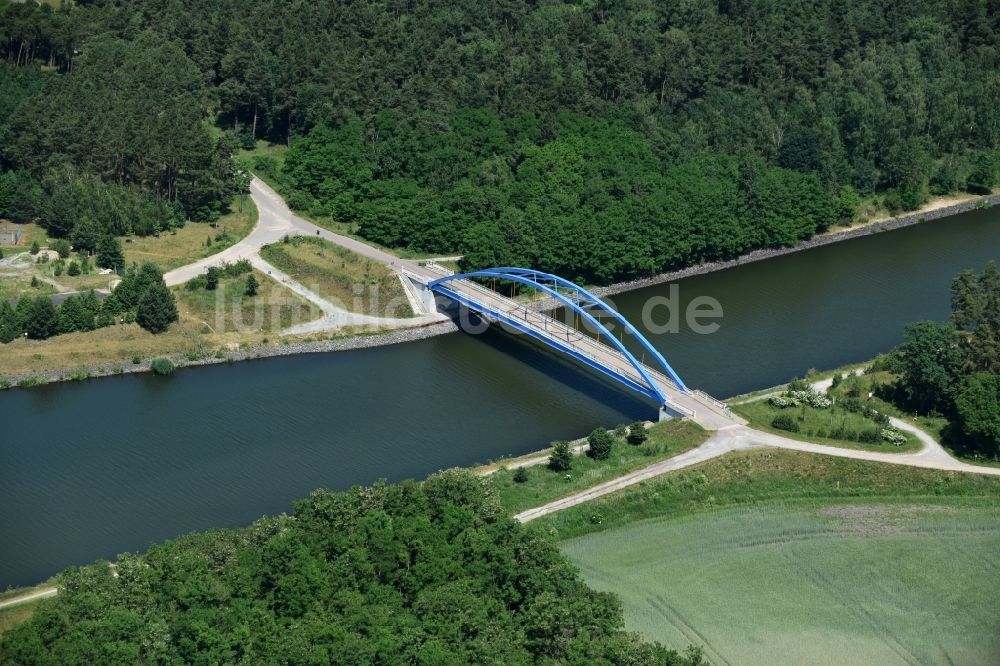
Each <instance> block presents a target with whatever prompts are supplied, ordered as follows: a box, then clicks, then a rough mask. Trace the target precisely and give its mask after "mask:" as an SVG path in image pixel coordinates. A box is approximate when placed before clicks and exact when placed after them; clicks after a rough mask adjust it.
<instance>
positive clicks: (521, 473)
mask: <svg viewBox="0 0 1000 666" xmlns="http://www.w3.org/2000/svg"><path fill="white" fill-rule="evenodd" d="M527 480H528V468H526V467H518V468H517V469H515V470H514V483H524V482H526V481H527Z"/></svg>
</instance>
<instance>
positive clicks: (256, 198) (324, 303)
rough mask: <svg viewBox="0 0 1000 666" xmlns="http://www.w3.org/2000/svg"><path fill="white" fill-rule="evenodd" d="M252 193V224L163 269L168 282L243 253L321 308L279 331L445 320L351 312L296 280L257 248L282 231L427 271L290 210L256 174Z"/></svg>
mask: <svg viewBox="0 0 1000 666" xmlns="http://www.w3.org/2000/svg"><path fill="white" fill-rule="evenodd" d="M250 197H251V198H252V199H253V202H254V204H255V205H256V206H257V211H258V216H257V224H256V226H254V228H253V230H252V231H251V232H250V233H249V234H248V235H247V237H246V238H244V239H243V240H241V241H240V242H238V243H236V244H235V245H232V246H230V247H228V248H226V249H225V250H223V251H222V252H219V253H217V254H213V255H212V256H211V257H206V258H205V259H201V260H199V261H195V262H193V263H190V264H188V265H186V266H181V267H180V268H176V269H174V270H172V271H170V272H168V273H166V274H165V275H164V276H163V279H164V280H165V281H166V283H167V286H171V287H172V286H175V285H179V284H183V283H185V282H187V281H188V280H191V279H193V278H195V277H197V276H198V275H201V274H202V273H204V272H205V271H206V270H208V268H209V267H211V266H221V265H222V264H225V263H235V262H237V261H240V260H241V259H246V260H248V261H249V262H250V263H251V264H252V265H253V266H254V268H257V269H258V270H260V271H262V272H263V273H266V274H268V275H269V276H271V277H272V278H273V279H274V280H276V281H278V282H280V283H281V284H282V285H284V286H285V287H287V288H288V289H290V290H291V291H293V292H295V293H296V294H298V295H299V296H302V297H303V298H305V299H306V300H308V301H310V302H311V303H314V304H315V305H316V306H317V307H318V308H319V309H320V311H321V312H322V313H323V316H322V317H321V318H319V319H317V320H315V321H311V322H307V323H305V324H299V325H297V326H294V327H292V328H289V329H286V330H285V331H283V334H285V335H293V334H304V333H316V332H320V331H326V330H330V329H335V328H342V327H345V326H371V327H377V328H403V327H412V326H425V325H427V324H429V323H432V322H437V321H443V320H444V317H443V316H441V315H438V314H436V313H431V314H423V315H421V316H417V317H404V318H400V317H376V316H371V315H364V314H359V313H357V312H351V311H350V310H347V309H345V308H342V307H340V306H338V305H336V304H334V303H331V302H330V301H328V300H327V299H325V298H323V297H322V296H320V295H319V294H317V293H316V292H314V291H312V290H311V289H308V288H307V287H305V286H304V285H302V284H301V283H299V282H297V281H295V280H294V279H292V277H291V276H289V275H287V274H285V273H283V272H282V271H280V270H278V269H277V268H276V267H274V266H272V265H271V264H269V263H267V261H265V260H264V259H263V258H262V257H261V256H260V250H261V248H263V247H264V246H265V245H270V244H272V243H278V242H280V241H281V239H282V238H284V237H285V236H299V235H303V236H317V237H320V238H323V239H325V240H328V241H330V242H331V243H335V244H337V245H340V246H341V247H344V248H346V249H348V250H350V251H351V252H354V253H355V254H359V255H361V256H363V257H367V258H368V259H371V260H372V261H375V262H377V263H380V264H382V265H383V266H386V267H387V268H389V269H390V270H392V271H393V272H396V273H399V271H401V270H402V269H403V268H405V269H407V270H409V271H412V272H414V273H417V274H423V273H425V272H426V269H424V268H423V267H422V266H420V265H419V264H418V263H417V262H415V261H407V260H403V259H399V258H398V257H396V256H395V255H393V254H390V253H388V252H385V251H384V250H380V249H378V248H375V247H372V246H370V245H368V244H366V243H362V242H361V241H359V240H356V239H354V238H349V237H347V236H342V235H340V234H335V233H333V232H331V231H327V230H326V229H323V228H321V227H318V226H316V225H315V224H312V223H311V222H308V221H306V220H304V219H302V218H301V217H298V216H297V215H295V214H294V213H292V211H291V210H290V209H289V208H288V206H287V205H286V204H285V202H284V200H283V199H282V198H281V197H280V196H279V195H278V193H277V192H275V191H274V190H273V189H271V188H270V187H269V186H268V185H267V184H266V183H265V182H264V181H262V180H260V179H259V178H254V179H253V181H252V182H251V183H250ZM418 314H419V313H418Z"/></svg>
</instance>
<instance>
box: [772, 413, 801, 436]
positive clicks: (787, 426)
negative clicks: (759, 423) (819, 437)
mask: <svg viewBox="0 0 1000 666" xmlns="http://www.w3.org/2000/svg"><path fill="white" fill-rule="evenodd" d="M771 427H772V428H777V429H778V430H784V431H786V432H798V431H799V423H798V421H796V420H795V419H794V418H792V417H791V416H790V415H788V414H778V415H777V416H775V417H774V419H772V420H771Z"/></svg>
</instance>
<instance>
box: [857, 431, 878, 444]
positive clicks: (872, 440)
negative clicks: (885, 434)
mask: <svg viewBox="0 0 1000 666" xmlns="http://www.w3.org/2000/svg"><path fill="white" fill-rule="evenodd" d="M881 440H882V437H881V435H879V431H878V430H876V429H874V428H871V429H869V430H862V431H861V432H859V433H858V441H859V442H863V443H865V444H878V443H879V442H880V441H881Z"/></svg>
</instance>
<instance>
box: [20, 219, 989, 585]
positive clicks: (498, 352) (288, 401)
mask: <svg viewBox="0 0 1000 666" xmlns="http://www.w3.org/2000/svg"><path fill="white" fill-rule="evenodd" d="M998 258H1000V211H998V210H996V209H994V210H986V211H976V212H972V213H966V214H964V215H961V216H956V217H952V218H947V219H944V220H939V221H934V222H928V223H924V224H920V225H916V226H913V227H908V228H905V229H901V230H898V231H894V232H890V233H885V234H879V235H874V236H868V237H862V238H858V239H854V240H850V241H845V242H841V243H837V244H834V245H829V246H826V247H822V248H817V249H813V250H808V251H805V252H799V253H795V254H790V255H786V256H783V257H778V258H775V259H770V260H767V261H761V262H757V263H753V264H747V265H744V266H740V267H737V268H733V269H729V270H726V271H721V272H717V273H712V274H708V275H703V276H698V277H693V278H689V279H685V280H683V281H681V282H680V283H679V298H680V304H681V307H682V308H683V307H684V306H686V304H687V303H689V302H690V300H691V299H692V298H695V297H699V296H709V297H712V298H714V299H716V300H717V301H718V302H719V304H720V305H721V306H722V309H723V317H722V318H721V319H720V320H718V323H719V324H720V327H719V330H718V331H717V332H715V333H714V334H711V335H700V334H697V333H694V332H692V331H691V330H688V329H687V327H686V326H684V325H683V323H682V325H681V327H680V328H681V330H680V332H678V333H676V334H663V335H655V336H650V337H651V339H652V341H653V343H654V344H655V345H656V346H657V347H658V348H659V349H660V350H662V351H663V353H664V355H665V356H666V358H667V359H668V361H670V363H671V364H672V365H673V366H674V368H675V369H676V370H677V372H678V373H679V374H680V375H681V377H683V378H684V379H685V381H686V382H687V383H688V384H689V385H690V386H693V387H698V388H703V389H705V390H706V391H708V392H709V393H712V394H713V395H716V396H719V397H725V396H729V395H733V394H737V393H742V392H745V391H749V390H752V389H757V388H762V387H766V386H771V385H773V384H776V383H780V382H782V381H785V380H787V379H788V378H789V377H791V376H794V375H802V374H803V373H805V372H806V371H807V370H808V369H809V368H813V367H815V368H829V367H834V366H838V365H842V364H844V363H848V362H852V361H860V360H864V359H867V358H870V357H872V356H874V355H875V354H877V353H879V352H882V351H886V350H888V349H890V348H891V347H892V346H894V345H895V344H897V343H898V342H899V341H900V339H901V337H902V330H903V326H904V325H905V324H907V323H909V322H911V321H916V320H921V319H944V318H946V317H947V315H948V311H949V294H948V288H949V283H950V280H951V278H952V277H953V276H954V275H955V274H956V273H957V272H959V271H961V270H963V269H966V268H981V267H982V266H983V265H984V264H985V263H986V261H988V260H989V259H998ZM668 290H669V287H668V286H667V285H662V286H657V287H651V288H648V289H641V290H637V291H633V292H629V293H627V294H620V295H618V296H615V297H613V298H612V300H613V302H614V303H615V304H616V305H617V306H618V307H619V309H620V310H621V311H622V312H623V313H624V314H625V315H626V317H628V318H629V319H630V320H632V321H633V322H634V323H636V324H637V325H639V324H640V322H641V321H642V311H643V309H644V307H645V305H646V304H647V303H649V302H650V299H651V298H655V297H663V296H664V295H666V294H668V293H669V291H668ZM664 313H665V310H664V309H663V308H659V309H654V319H656V320H662V318H663V315H664ZM0 353H2V352H0ZM653 415H654V407H653V406H652V405H651V404H649V403H648V402H645V401H643V400H639V399H636V398H633V397H632V396H631V395H629V394H627V393H625V392H624V391H623V390H620V389H619V388H617V387H616V386H615V385H613V384H610V383H608V382H606V381H604V380H602V379H600V378H598V377H595V376H593V375H591V374H588V373H586V372H583V371H581V370H579V369H578V368H577V367H576V366H574V365H572V364H571V363H569V362H566V361H564V360H562V359H559V358H556V357H554V356H553V355H551V354H548V353H546V352H544V351H542V350H540V349H538V348H536V347H534V346H531V345H529V344H527V343H525V342H523V341H521V340H519V339H515V338H513V337H510V336H508V335H505V334H503V333H499V332H496V331H489V332H487V333H485V334H483V335H479V336H470V335H466V334H454V335H448V336H442V337H438V338H432V339H429V340H424V341H421V342H415V343H411V344H404V345H397V346H392V347H385V348H380V349H372V350H364V351H354V352H343V353H335V354H309V355H302V356H294V357H284V358H275V359H266V360H260V361H253V362H247V363H239V364H235V365H232V366H224V365H219V366H209V367H204V368H191V369H186V370H181V371H179V372H177V373H175V374H174V375H173V376H172V377H170V378H169V379H162V378H158V377H154V376H149V375H133V376H123V377H114V378H106V379H99V380H90V381H87V382H85V383H83V384H80V383H66V384H53V385H50V386H43V387H37V388H33V389H15V390H11V391H5V392H3V393H0V417H2V422H0V507H2V510H0V589H2V588H4V587H6V586H8V585H26V584H32V583H36V582H38V581H40V580H43V579H45V578H47V577H48V576H50V575H52V574H53V573H55V572H57V571H59V570H60V569H62V568H64V567H66V566H69V565H72V564H83V563H87V562H91V561H93V560H95V559H97V558H107V559H112V558H114V557H115V556H116V554H117V553H119V552H124V551H134V550H140V549H143V548H144V547H145V546H147V545H148V544H150V543H152V542H154V541H161V540H164V539H168V538H172V537H175V536H178V535H180V534H183V533H185V532H189V531H192V530H204V529H208V528H212V527H224V526H232V525H242V524H246V523H248V522H250V521H252V520H254V519H255V518H257V517H259V516H260V515H262V514H272V513H278V512H282V511H291V510H292V509H293V506H292V503H293V501H294V500H295V499H296V498H300V497H304V496H306V495H308V493H309V492H310V491H311V490H312V489H314V488H318V487H328V488H335V489H340V488H346V487H349V486H351V485H353V484H367V483H371V482H373V481H375V480H377V479H379V478H386V479H389V480H399V479H404V478H410V477H415V478H420V477H423V476H426V475H427V474H429V473H432V472H434V471H436V470H438V469H442V468H447V467H452V466H456V465H469V464H472V463H475V462H485V461H487V460H489V459H495V458H499V457H501V456H504V455H518V454H522V453H526V452H528V451H532V450H535V449H538V448H541V447H543V446H544V445H545V444H546V443H547V442H549V441H551V440H553V439H557V438H570V437H576V436H580V435H583V434H585V433H586V432H588V431H589V430H591V429H592V428H594V427H596V426H598V425H608V426H610V425H614V424H616V423H620V422H624V421H630V420H634V419H636V418H640V417H641V418H652V417H653Z"/></svg>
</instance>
